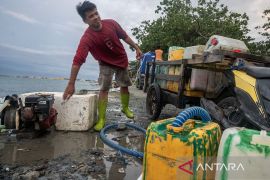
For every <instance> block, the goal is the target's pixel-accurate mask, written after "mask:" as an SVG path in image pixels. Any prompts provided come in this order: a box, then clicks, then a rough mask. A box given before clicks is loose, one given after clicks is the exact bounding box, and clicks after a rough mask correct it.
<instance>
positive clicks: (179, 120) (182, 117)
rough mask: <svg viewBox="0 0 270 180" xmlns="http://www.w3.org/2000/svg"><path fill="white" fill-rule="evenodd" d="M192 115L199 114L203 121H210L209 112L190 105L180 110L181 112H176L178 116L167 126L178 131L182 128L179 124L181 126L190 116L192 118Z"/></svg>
mask: <svg viewBox="0 0 270 180" xmlns="http://www.w3.org/2000/svg"><path fill="white" fill-rule="evenodd" d="M194 116H200V117H201V118H202V121H203V122H209V121H211V117H210V115H209V113H208V112H207V111H206V110H205V109H203V108H201V107H198V106H194V107H190V108H187V109H185V110H184V111H182V112H181V113H179V114H178V116H176V118H175V120H174V121H173V122H172V124H171V126H172V127H171V126H170V125H168V126H167V128H169V129H171V128H173V129H175V128H176V129H175V130H174V131H175V132H180V131H182V130H183V128H181V126H183V124H184V123H185V122H186V121H187V120H188V119H190V118H193V117H194ZM178 128H179V129H178Z"/></svg>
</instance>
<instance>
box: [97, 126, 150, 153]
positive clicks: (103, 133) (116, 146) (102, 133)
mask: <svg viewBox="0 0 270 180" xmlns="http://www.w3.org/2000/svg"><path fill="white" fill-rule="evenodd" d="M124 124H125V125H126V126H127V127H130V128H133V129H135V130H138V131H140V132H142V133H144V135H145V134H146V130H145V129H143V128H141V127H139V126H137V125H134V124H130V123H124ZM117 127H118V124H111V125H108V126H106V127H105V128H103V129H102V130H101V131H100V138H101V140H102V141H103V142H104V143H105V144H107V145H108V146H110V147H111V148H114V149H116V150H119V151H120V152H122V153H126V154H129V155H131V156H135V157H137V158H143V152H138V151H135V150H131V149H128V148H125V147H123V146H120V145H119V144H115V142H114V141H112V140H110V139H108V138H107V137H106V132H107V131H109V130H111V129H116V128H117Z"/></svg>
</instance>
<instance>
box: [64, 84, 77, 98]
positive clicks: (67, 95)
mask: <svg viewBox="0 0 270 180" xmlns="http://www.w3.org/2000/svg"><path fill="white" fill-rule="evenodd" d="M74 92H75V85H74V84H68V85H67V87H66V90H65V92H64V94H63V100H69V98H70V97H71V96H72V95H73V94H74Z"/></svg>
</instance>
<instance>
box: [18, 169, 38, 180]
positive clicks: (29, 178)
mask: <svg viewBox="0 0 270 180" xmlns="http://www.w3.org/2000/svg"><path fill="white" fill-rule="evenodd" d="M39 175H40V174H39V172H38V171H30V172H28V173H26V174H25V175H21V176H20V178H21V179H23V180H35V179H38V177H39Z"/></svg>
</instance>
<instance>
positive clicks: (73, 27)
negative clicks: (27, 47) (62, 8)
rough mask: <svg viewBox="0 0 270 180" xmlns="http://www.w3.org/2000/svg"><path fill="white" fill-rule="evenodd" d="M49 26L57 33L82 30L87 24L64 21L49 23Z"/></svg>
mask: <svg viewBox="0 0 270 180" xmlns="http://www.w3.org/2000/svg"><path fill="white" fill-rule="evenodd" d="M51 27H52V29H53V30H54V31H56V32H57V33H58V34H63V33H64V32H82V31H83V30H85V29H86V27H87V25H86V24H84V23H75V22H66V23H51Z"/></svg>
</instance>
